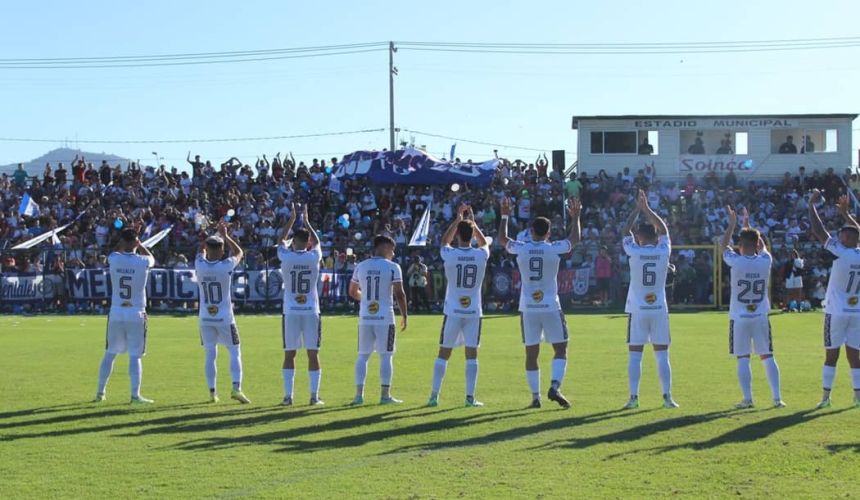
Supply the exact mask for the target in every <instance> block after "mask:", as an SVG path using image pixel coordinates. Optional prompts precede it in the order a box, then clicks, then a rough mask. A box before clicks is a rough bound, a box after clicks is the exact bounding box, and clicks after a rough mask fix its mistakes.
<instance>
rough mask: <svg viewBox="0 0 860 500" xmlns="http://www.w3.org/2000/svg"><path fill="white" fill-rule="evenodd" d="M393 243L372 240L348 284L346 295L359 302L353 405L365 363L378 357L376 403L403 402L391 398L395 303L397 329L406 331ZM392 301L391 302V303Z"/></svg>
mask: <svg viewBox="0 0 860 500" xmlns="http://www.w3.org/2000/svg"><path fill="white" fill-rule="evenodd" d="M395 247H396V244H395V242H394V240H393V239H391V237H390V236H384V235H379V236H376V237H375V238H374V239H373V256H372V257H370V258H369V259H367V260H365V261H363V262H361V263H359V264H358V266H356V268H355V271H354V272H353V275H352V280H351V281H350V283H349V296H350V297H352V298H353V299H354V300H357V301H359V303H360V308H359V317H358V359H356V361H355V398H353V400H352V403H351V404H352V405H353V406H357V405H361V404H364V382H365V380H366V379H367V362H368V360H369V359H370V355H371V354H373V352H374V351H375V352H377V353H378V354H379V380H380V384H381V385H382V391H381V395H380V399H379V404H383V405H384V404H392V403H395V404H396V403H402V401H401V400H399V399H396V398H394V397H393V396H391V379H392V377H393V374H394V364H393V357H394V351H395V347H396V346H395V333H396V328H395V326H394V300H397V305H398V306H399V308H400V329H401V330H406V324H407V318H408V316H409V315H408V312H407V309H406V308H407V305H406V292H405V291H404V290H403V272H402V271H401V269H400V266H399V265H397V264H396V263H395V262H393V259H394V250H395ZM392 299H394V300H392Z"/></svg>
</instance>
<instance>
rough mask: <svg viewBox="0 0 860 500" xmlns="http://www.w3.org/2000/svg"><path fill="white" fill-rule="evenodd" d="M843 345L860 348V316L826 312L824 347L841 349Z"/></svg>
mask: <svg viewBox="0 0 860 500" xmlns="http://www.w3.org/2000/svg"><path fill="white" fill-rule="evenodd" d="M843 345H845V346H848V347H851V348H853V349H860V316H856V315H850V314H839V315H837V314H825V315H824V348H825V349H839V348H840V347H842V346H843Z"/></svg>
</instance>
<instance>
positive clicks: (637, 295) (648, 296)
mask: <svg viewBox="0 0 860 500" xmlns="http://www.w3.org/2000/svg"><path fill="white" fill-rule="evenodd" d="M640 214H642V215H644V217H645V219H646V220H645V221H644V222H642V223H640V224H639V226H638V227H637V228H636V233H635V235H634V234H633V233H632V232H631V230H632V229H633V225H634V224H635V223H636V219H638V218H639V215H640ZM621 234H623V235H624V240H623V247H624V253H626V254H627V255H628V256H629V257H630V259H629V263H630V288H628V290H627V305H626V306H625V308H624V311H625V312H626V313H627V314H628V315H629V316H628V319H627V346H628V347H627V348H628V351H629V360H628V363H627V375H628V379H629V383H630V400H629V401H628V402H627V404H626V405H624V408H625V409H628V410H629V409H634V408H639V380H640V378H641V377H642V353H643V351H644V346H645V344H651V345H652V346H653V347H654V358H655V359H656V361H657V373H658V374H659V377H660V385H661V386H662V389H663V407H664V408H677V407H678V403H676V402H675V401H674V400H673V399H672V366H671V365H670V364H669V344H670V343H671V336H670V335H669V308H668V306H667V304H666V274H667V272H668V269H669V256H670V255H671V253H672V246H671V242H670V240H669V229H668V228H667V227H666V222H664V221H663V219H661V218H660V216H659V215H657V214H656V213H655V212H654V210H652V209H651V207H650V206H649V205H648V198H647V196H646V195H645V192H644V191H642V190H640V191H639V195H638V198H637V200H636V208H634V210H633V212H632V213H631V214H630V216H629V217H628V218H627V223H626V224H625V226H624V229H623V230H622V231H621Z"/></svg>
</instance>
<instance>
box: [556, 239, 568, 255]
mask: <svg viewBox="0 0 860 500" xmlns="http://www.w3.org/2000/svg"><path fill="white" fill-rule="evenodd" d="M551 248H552V250H553V252H554V253H556V254H558V255H564V254H566V253H570V251H571V250H573V247H571V246H570V241H568V240H558V241H553V242H552V245H551Z"/></svg>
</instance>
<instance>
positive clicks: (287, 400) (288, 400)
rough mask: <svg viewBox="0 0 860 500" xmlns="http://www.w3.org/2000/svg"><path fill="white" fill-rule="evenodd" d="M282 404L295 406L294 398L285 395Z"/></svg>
mask: <svg viewBox="0 0 860 500" xmlns="http://www.w3.org/2000/svg"><path fill="white" fill-rule="evenodd" d="M281 406H293V398H292V397H290V396H287V397H285V398H284V400H283V401H281Z"/></svg>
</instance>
